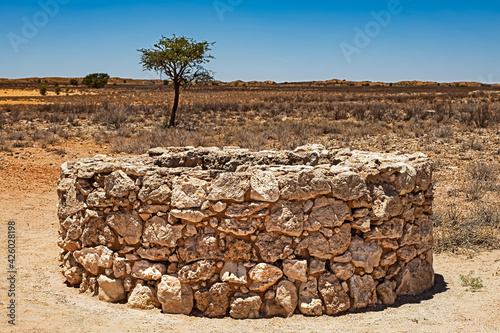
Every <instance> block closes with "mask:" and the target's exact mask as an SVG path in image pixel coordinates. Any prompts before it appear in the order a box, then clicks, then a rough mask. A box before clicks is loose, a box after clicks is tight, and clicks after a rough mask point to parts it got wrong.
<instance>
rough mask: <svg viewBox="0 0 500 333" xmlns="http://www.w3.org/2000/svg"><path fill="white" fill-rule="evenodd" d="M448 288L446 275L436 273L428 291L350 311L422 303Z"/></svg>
mask: <svg viewBox="0 0 500 333" xmlns="http://www.w3.org/2000/svg"><path fill="white" fill-rule="evenodd" d="M448 289H449V288H448V283H446V281H445V280H444V277H443V276H442V275H440V274H434V287H432V288H431V289H429V290H427V291H426V292H424V293H422V294H420V295H416V296H408V295H403V296H398V297H397V298H396V302H395V303H394V304H392V305H383V304H382V305H377V306H374V307H371V308H365V309H359V310H351V311H349V312H351V313H365V312H372V311H383V310H385V309H387V308H399V307H400V306H402V305H405V304H419V303H422V302H423V301H427V300H430V299H433V298H434V295H437V294H440V293H444V292H445V291H447V290H448Z"/></svg>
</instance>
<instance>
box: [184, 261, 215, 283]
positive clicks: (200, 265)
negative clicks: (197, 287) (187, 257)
mask: <svg viewBox="0 0 500 333" xmlns="http://www.w3.org/2000/svg"><path fill="white" fill-rule="evenodd" d="M215 269H216V264H215V262H214V261H212V260H200V261H197V262H195V263H193V264H190V265H186V266H184V267H182V268H181V270H180V271H179V272H178V276H179V280H180V281H181V283H197V282H201V281H206V280H210V278H211V277H212V276H213V275H214V274H215Z"/></svg>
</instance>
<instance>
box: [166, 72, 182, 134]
mask: <svg viewBox="0 0 500 333" xmlns="http://www.w3.org/2000/svg"><path fill="white" fill-rule="evenodd" d="M174 90H175V97H174V106H173V107H172V112H171V113H170V123H169V124H168V127H175V115H176V113H177V107H178V106H179V95H180V90H181V86H180V84H179V83H178V82H176V80H174Z"/></svg>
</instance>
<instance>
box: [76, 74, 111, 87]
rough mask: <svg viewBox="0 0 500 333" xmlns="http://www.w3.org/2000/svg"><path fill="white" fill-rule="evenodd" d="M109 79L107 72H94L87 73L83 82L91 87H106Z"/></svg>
mask: <svg viewBox="0 0 500 333" xmlns="http://www.w3.org/2000/svg"><path fill="white" fill-rule="evenodd" d="M108 80H109V75H108V74H106V73H93V74H89V75H87V76H86V77H85V78H84V79H83V81H82V84H84V85H86V86H88V87H90V88H96V89H100V88H104V86H105V85H106V84H107V83H108Z"/></svg>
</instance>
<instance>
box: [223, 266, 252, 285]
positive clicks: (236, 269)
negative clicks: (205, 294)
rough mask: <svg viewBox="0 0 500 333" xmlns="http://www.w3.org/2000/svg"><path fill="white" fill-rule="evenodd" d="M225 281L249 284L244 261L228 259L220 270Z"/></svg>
mask: <svg viewBox="0 0 500 333" xmlns="http://www.w3.org/2000/svg"><path fill="white" fill-rule="evenodd" d="M220 278H221V280H222V281H223V282H229V283H234V284H247V269H246V268H245V266H244V265H243V264H242V263H236V262H232V261H227V262H226V263H225V264H224V267H223V268H222V271H221V272H220Z"/></svg>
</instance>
